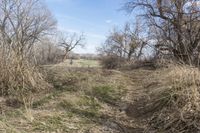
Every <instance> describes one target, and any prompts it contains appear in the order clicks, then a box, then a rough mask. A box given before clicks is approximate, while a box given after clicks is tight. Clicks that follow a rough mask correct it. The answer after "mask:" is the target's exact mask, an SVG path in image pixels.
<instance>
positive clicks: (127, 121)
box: [0, 60, 174, 133]
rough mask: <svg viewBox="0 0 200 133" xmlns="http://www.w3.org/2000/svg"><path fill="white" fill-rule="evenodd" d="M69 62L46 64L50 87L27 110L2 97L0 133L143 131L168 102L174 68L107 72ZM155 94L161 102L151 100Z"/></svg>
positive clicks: (137, 132) (27, 104) (129, 132)
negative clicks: (165, 90)
mask: <svg viewBox="0 0 200 133" xmlns="http://www.w3.org/2000/svg"><path fill="white" fill-rule="evenodd" d="M67 63H68V61H66V62H64V63H61V64H57V65H51V66H48V67H47V66H45V70H46V73H47V75H48V81H49V83H51V85H52V87H50V89H49V90H48V91H46V92H45V93H44V92H43V93H41V94H38V95H34V96H33V99H32V101H31V102H30V103H26V104H25V105H26V106H25V107H24V106H20V105H19V106H18V103H17V102H16V101H14V100H12V98H11V99H9V100H8V99H4V98H1V102H0V104H1V111H2V112H1V114H2V115H1V116H0V132H2V133H142V132H145V130H146V129H147V127H148V124H149V123H148V120H149V119H150V118H151V117H152V116H153V114H154V113H155V112H158V111H159V110H160V109H161V108H162V107H163V103H165V101H163V99H162V93H161V92H162V86H163V87H164V88H165V87H167V85H166V84H165V82H163V81H166V80H165V79H164V78H165V77H161V75H162V74H165V75H167V74H166V73H169V70H170V69H158V70H149V69H146V68H138V69H133V70H105V69H102V68H101V67H99V66H98V65H97V64H98V63H97V62H96V61H88V60H76V61H75V62H74V64H73V67H72V66H70V67H69V65H67ZM83 64H84V65H83ZM88 65H89V66H90V67H88ZM170 71H171V70H170ZM172 73H174V72H172ZM156 93H157V94H159V97H158V100H155V99H154V97H152V96H153V95H152V94H156ZM166 94H167V93H165V96H166V97H167V95H166ZM152 99H154V100H155V101H156V102H151V100H152ZM159 126H161V125H159ZM163 129H164V128H163ZM150 130H151V129H148V131H149V132H150ZM160 131H162V130H160Z"/></svg>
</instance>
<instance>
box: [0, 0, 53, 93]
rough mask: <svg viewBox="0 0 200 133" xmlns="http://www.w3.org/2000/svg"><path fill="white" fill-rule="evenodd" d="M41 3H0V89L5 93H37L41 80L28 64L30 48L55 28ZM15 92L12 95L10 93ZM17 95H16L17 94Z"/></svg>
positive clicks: (39, 0) (10, 0)
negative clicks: (35, 91) (31, 91)
mask: <svg viewBox="0 0 200 133" xmlns="http://www.w3.org/2000/svg"><path fill="white" fill-rule="evenodd" d="M55 25H56V21H55V20H54V18H53V17H52V15H51V13H50V12H49V10H48V9H47V8H46V7H45V5H44V4H43V3H42V0H1V1H0V60H1V61H0V75H1V77H0V89H1V92H2V94H4V91H5V92H6V93H8V92H9V91H8V90H11V91H10V92H9V93H13V92H16V93H17V94H18V93H20V92H23V93H24V92H25V91H28V90H33V89H35V90H36V89H37V90H38V89H41V88H42V87H44V86H43V85H42V84H43V83H44V82H43V79H42V76H41V74H40V73H39V72H38V71H37V69H36V68H35V65H34V64H30V61H29V60H28V59H29V57H30V54H32V50H33V46H34V45H35V44H36V43H37V42H38V41H39V40H41V38H43V37H44V36H46V35H48V34H49V33H50V31H51V30H53V29H54V28H55ZM14 90H16V91H14ZM19 91H20V92H19Z"/></svg>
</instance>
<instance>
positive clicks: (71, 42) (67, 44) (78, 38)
mask: <svg viewBox="0 0 200 133" xmlns="http://www.w3.org/2000/svg"><path fill="white" fill-rule="evenodd" d="M84 41H85V36H84V34H83V33H82V34H80V35H78V34H77V33H73V34H64V33H62V34H61V35H60V37H59V46H60V47H62V48H64V51H65V55H64V57H63V61H64V60H65V59H66V58H67V56H68V54H69V52H70V51H72V50H73V49H74V48H76V47H78V46H81V47H83V46H84V43H85V42H84Z"/></svg>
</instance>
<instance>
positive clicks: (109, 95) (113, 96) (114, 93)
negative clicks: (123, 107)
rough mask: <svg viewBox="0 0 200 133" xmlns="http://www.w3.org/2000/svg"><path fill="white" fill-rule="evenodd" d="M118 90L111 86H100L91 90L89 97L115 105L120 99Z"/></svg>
mask: <svg viewBox="0 0 200 133" xmlns="http://www.w3.org/2000/svg"><path fill="white" fill-rule="evenodd" d="M119 90H120V88H115V87H113V86H108V85H102V86H96V87H93V88H92V91H91V94H90V95H91V96H94V97H96V98H97V99H99V100H100V101H102V102H105V103H109V104H115V102H117V101H119V100H120V98H121V93H120V91H119Z"/></svg>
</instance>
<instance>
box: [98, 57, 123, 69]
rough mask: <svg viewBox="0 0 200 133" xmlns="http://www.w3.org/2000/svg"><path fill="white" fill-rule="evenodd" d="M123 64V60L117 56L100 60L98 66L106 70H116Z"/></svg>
mask: <svg viewBox="0 0 200 133" xmlns="http://www.w3.org/2000/svg"><path fill="white" fill-rule="evenodd" d="M124 62H125V59H123V58H120V57H118V56H105V57H102V58H101V60H100V64H101V65H102V67H103V68H106V69H116V68H119V67H121V66H122V64H123V63H124Z"/></svg>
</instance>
